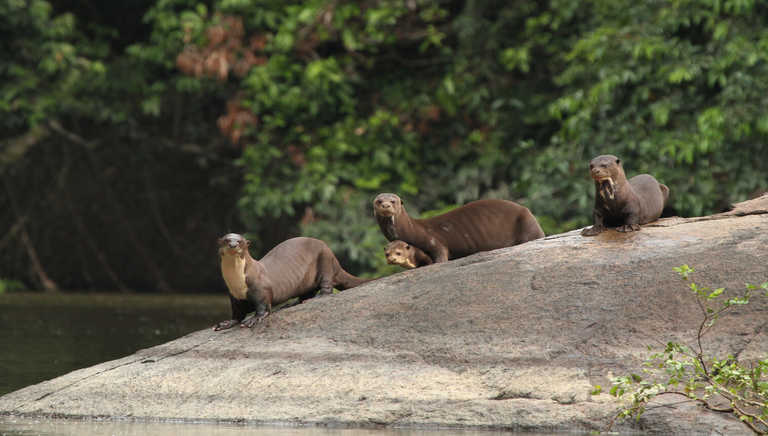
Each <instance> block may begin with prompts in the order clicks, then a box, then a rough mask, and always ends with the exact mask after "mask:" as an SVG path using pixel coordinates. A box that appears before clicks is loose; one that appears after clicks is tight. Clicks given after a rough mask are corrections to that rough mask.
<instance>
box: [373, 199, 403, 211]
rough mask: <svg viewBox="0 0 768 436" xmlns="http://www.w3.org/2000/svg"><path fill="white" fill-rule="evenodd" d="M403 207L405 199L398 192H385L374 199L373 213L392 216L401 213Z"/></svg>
mask: <svg viewBox="0 0 768 436" xmlns="http://www.w3.org/2000/svg"><path fill="white" fill-rule="evenodd" d="M402 209H403V200H401V199H400V197H398V196H397V194H390V193H383V194H379V195H377V196H376V198H374V199H373V213H374V215H377V216H383V217H391V216H396V215H399V214H400V212H401V211H402Z"/></svg>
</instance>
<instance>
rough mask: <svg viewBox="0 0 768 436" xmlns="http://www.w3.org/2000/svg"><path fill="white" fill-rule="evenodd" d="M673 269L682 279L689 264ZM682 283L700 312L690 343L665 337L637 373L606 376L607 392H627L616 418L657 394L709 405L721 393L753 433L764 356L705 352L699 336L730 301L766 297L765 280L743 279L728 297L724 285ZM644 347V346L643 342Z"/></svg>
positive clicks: (764, 393)
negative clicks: (756, 282) (742, 357)
mask: <svg viewBox="0 0 768 436" xmlns="http://www.w3.org/2000/svg"><path fill="white" fill-rule="evenodd" d="M674 270H675V271H676V272H677V273H678V274H679V275H680V276H681V277H682V278H683V280H686V281H688V280H689V276H690V275H691V274H692V273H693V272H694V269H693V268H691V267H689V266H688V265H682V266H680V267H676V268H674ZM688 288H689V289H690V290H691V291H692V292H693V293H694V295H695V296H696V302H697V304H698V306H699V308H700V310H701V312H702V321H701V324H700V326H699V329H698V332H697V337H696V343H697V347H696V349H691V348H689V347H687V346H685V345H682V344H679V343H676V342H668V343H667V344H666V347H665V348H664V349H663V350H662V351H657V352H656V353H654V354H652V355H651V357H650V358H649V359H648V360H646V361H645V362H644V366H645V368H644V369H643V375H639V374H629V375H627V376H621V377H615V378H613V379H612V382H613V386H612V387H611V389H610V394H611V395H613V396H614V397H617V398H621V397H624V396H625V395H628V399H629V402H628V404H627V405H626V406H623V407H622V408H621V409H620V411H619V413H618V414H617V418H620V419H626V418H632V417H634V418H635V419H639V418H640V416H641V415H642V414H643V413H644V412H645V411H646V409H647V407H648V402H649V401H651V400H652V399H654V398H655V397H656V396H658V395H670V394H673V395H681V396H685V397H687V398H689V399H691V400H694V401H698V402H700V403H702V404H704V405H705V406H706V407H708V408H713V407H714V406H713V405H712V404H711V403H712V402H713V400H717V399H724V400H726V401H727V402H728V403H729V404H730V409H726V410H720V409H718V410H720V411H726V412H731V413H733V414H734V415H736V416H737V417H738V418H739V419H740V420H741V421H742V422H744V423H745V424H746V425H747V426H749V428H750V429H752V430H753V431H754V432H755V433H759V434H765V433H766V432H768V356H766V358H764V359H762V360H758V361H756V362H739V361H738V360H737V358H736V357H734V356H732V355H728V356H726V357H725V358H718V357H715V356H710V355H708V354H707V353H706V352H705V350H704V348H703V347H702V343H701V338H702V337H703V336H704V335H705V334H707V332H708V331H709V330H710V328H711V327H712V326H713V325H714V324H715V322H716V321H717V320H718V319H719V318H720V316H721V315H722V314H724V313H726V312H727V311H729V310H730V309H731V308H733V307H734V306H736V305H745V304H748V303H749V301H750V298H751V297H752V296H753V295H754V294H755V293H756V292H758V291H759V292H762V293H763V296H765V297H768V282H765V283H763V284H762V285H760V286H759V287H758V286H755V285H751V284H747V285H746V289H745V291H744V292H743V293H741V294H737V295H735V296H732V297H726V296H725V295H724V292H725V288H717V289H714V290H713V289H710V288H707V287H702V286H699V285H697V284H696V283H694V282H693V281H691V282H690V283H689V284H688ZM649 349H650V347H649Z"/></svg>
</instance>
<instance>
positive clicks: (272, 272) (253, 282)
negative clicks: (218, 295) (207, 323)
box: [213, 233, 368, 330]
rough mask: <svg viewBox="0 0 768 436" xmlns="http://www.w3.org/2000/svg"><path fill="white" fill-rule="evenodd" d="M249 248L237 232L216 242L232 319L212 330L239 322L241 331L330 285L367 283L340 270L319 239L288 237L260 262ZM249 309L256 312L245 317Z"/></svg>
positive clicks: (323, 291)
mask: <svg viewBox="0 0 768 436" xmlns="http://www.w3.org/2000/svg"><path fill="white" fill-rule="evenodd" d="M249 244H250V242H249V241H248V240H247V239H245V238H244V237H243V236H242V235H238V234H237V233H229V234H227V235H224V236H222V237H221V238H219V255H220V256H221V275H222V276H223V277H224V281H225V282H226V284H227V289H228V290H229V299H230V302H231V304H232V319H230V320H227V321H222V322H220V323H218V324H216V325H215V326H214V327H213V329H214V330H224V329H228V328H232V327H234V326H235V325H237V324H241V323H242V324H241V327H253V325H254V324H255V323H257V322H260V321H261V320H263V319H264V318H266V317H267V316H268V315H269V314H270V313H271V312H272V305H273V304H280V303H282V302H285V301H287V300H290V299H291V298H294V297H299V300H300V301H304V300H306V299H308V298H312V297H313V296H314V295H315V291H317V290H318V289H319V290H320V292H319V293H321V294H330V293H331V292H332V290H333V288H334V287H335V288H337V289H340V290H344V289H349V288H353V287H355V286H358V285H360V284H362V283H365V282H367V281H368V280H366V279H361V278H359V277H355V276H353V275H352V274H349V273H348V272H346V271H344V269H343V268H342V267H341V265H339V261H338V260H337V259H336V256H334V254H333V252H332V251H331V249H330V248H328V246H327V245H326V244H325V242H323V241H321V240H319V239H313V238H291V239H288V240H286V241H283V242H281V243H280V244H278V245H277V246H276V247H275V248H273V249H271V250H270V251H269V252H268V253H267V254H265V255H264V257H262V258H261V260H256V259H254V258H253V257H251V254H250V253H249V252H248V245H249ZM253 311H255V314H254V315H253V316H251V317H250V318H248V319H245V316H246V315H247V314H248V313H250V312H253ZM244 319H245V321H243V320H244Z"/></svg>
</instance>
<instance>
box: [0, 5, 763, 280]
mask: <svg viewBox="0 0 768 436" xmlns="http://www.w3.org/2000/svg"><path fill="white" fill-rule="evenodd" d="M1 3H2V4H0V12H2V13H0V20H2V26H0V29H1V30H0V34H2V38H1V39H0V53H2V55H3V56H2V57H1V58H0V71H1V72H2V73H1V74H2V77H3V81H2V83H0V111H2V114H3V116H2V118H0V123H2V125H3V127H4V128H3V138H4V139H3V150H2V153H1V154H0V159H2V161H1V162H2V163H1V164H0V165H1V166H0V175H2V179H3V184H4V194H5V196H4V197H3V199H2V200H1V201H2V203H3V206H6V207H5V210H6V211H5V212H3V215H2V216H1V217H0V219H1V220H2V221H3V223H4V225H6V226H7V228H8V229H10V231H9V232H7V234H6V236H5V237H4V238H3V240H0V245H2V247H3V250H2V251H3V255H2V257H3V258H4V260H5V261H6V262H4V266H3V268H2V270H0V277H3V278H8V279H10V278H13V279H20V280H23V281H24V282H25V283H27V284H28V285H29V286H31V287H39V286H41V285H42V286H45V283H44V279H43V278H44V277H45V276H49V279H50V281H51V282H53V285H55V284H56V283H59V284H60V285H61V286H62V287H86V288H88V287H106V288H122V289H128V288H138V289H179V288H181V289H209V288H211V287H216V286H220V281H219V280H218V277H217V270H216V267H215V250H214V249H213V247H214V242H213V241H214V238H215V237H216V236H217V235H220V234H223V233H226V232H228V231H241V232H246V231H247V232H248V233H249V236H250V237H251V238H252V239H253V240H254V254H263V253H264V252H266V250H267V249H268V248H270V247H271V246H272V245H274V244H275V243H276V242H279V241H280V240H282V239H285V238H287V237H290V236H297V235H299V234H304V235H311V236H315V237H318V238H321V239H323V240H325V241H326V242H328V243H329V245H330V246H331V247H332V248H333V249H334V251H335V252H336V253H337V255H338V256H339V257H340V259H341V260H342V263H343V264H344V265H345V266H348V269H350V270H352V271H354V272H357V273H368V274H374V273H376V274H380V273H383V272H385V271H388V270H387V269H386V268H384V265H383V264H384V259H383V256H382V255H381V253H382V250H383V245H384V243H385V240H384V238H383V236H381V235H380V233H379V230H378V228H377V227H376V226H375V224H374V221H373V220H372V218H371V209H370V200H371V198H372V197H373V196H374V195H375V194H376V193H378V192H383V191H385V192H396V193H398V194H400V195H401V196H402V197H403V198H404V199H405V202H406V207H407V208H408V210H409V211H410V212H411V214H412V215H422V216H423V215H424V214H428V213H436V212H439V211H442V210H446V209H448V208H451V207H454V206H455V205H459V204H463V203H465V202H467V201H471V200H474V199H477V198H481V197H495V198H507V199H512V200H515V201H518V202H520V203H522V204H524V205H525V206H527V207H529V208H530V209H531V210H532V212H533V213H534V214H535V215H536V216H537V217H538V218H539V221H540V222H541V224H542V226H543V228H544V230H545V232H547V233H548V234H549V233H554V232H558V231H564V230H569V229H573V228H576V227H578V226H583V225H586V224H588V222H589V216H590V208H591V201H592V200H591V199H592V195H593V194H592V190H593V187H592V184H591V183H590V181H589V178H588V175H587V170H586V167H587V162H588V160H589V159H590V158H591V157H594V156H595V155H598V154H604V153H612V154H616V155H618V156H621V157H622V159H623V160H624V162H625V168H626V170H627V172H628V174H629V175H634V174H637V173H640V172H649V173H652V174H654V175H655V176H656V177H657V178H658V179H659V180H661V181H662V182H663V183H665V184H667V185H668V186H670V188H671V190H672V197H671V204H670V206H671V211H672V212H674V213H677V214H680V215H698V214H704V213H709V212H714V211H718V210H719V209H722V208H723V207H726V206H727V204H728V203H730V202H733V201H738V200H742V199H744V198H746V197H747V196H749V195H751V194H754V193H757V192H759V191H760V190H764V189H766V186H767V185H768V183H766V176H765V174H766V169H768V168H767V167H768V164H767V163H766V161H765V159H764V156H765V150H766V147H765V146H764V145H763V144H764V142H765V141H766V138H767V137H768V114H766V112H765V110H764V108H765V107H768V104H766V103H768V102H766V101H765V100H766V99H768V97H767V95H768V94H767V93H766V92H765V88H766V87H767V86H768V85H766V84H767V83H768V62H767V61H768V59H767V58H768V31H766V30H765V29H766V28H768V26H766V24H768V5H766V4H765V3H762V2H755V1H752V0H730V1H729V0H666V1H655V2H650V1H641V2H637V1H629V0H588V1H583V2H572V1H568V0H549V1H548V2H529V1H512V2H509V1H496V0H487V1H485V0H484V1H480V0H466V1H431V0H369V1H363V2H359V1H351V0H308V1H282V0H261V1H244V0H212V1H207V2H200V1H197V0H134V1H131V2H118V3H119V4H117V3H116V4H111V3H107V2H95V1H85V0H84V1H74V0H71V1H63V2H56V3H48V2H46V1H42V0H5V1H3V2H1ZM52 5H54V6H52ZM5 247H9V248H10V247H13V248H12V249H5ZM62 255H64V256H62ZM35 258H38V260H37V261H35V260H34V259H35ZM35 262H37V264H38V265H37V266H35ZM389 271H391V270H389Z"/></svg>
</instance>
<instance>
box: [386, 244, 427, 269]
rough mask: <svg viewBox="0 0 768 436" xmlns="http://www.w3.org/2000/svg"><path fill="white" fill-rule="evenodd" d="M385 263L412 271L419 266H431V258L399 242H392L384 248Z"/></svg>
mask: <svg viewBox="0 0 768 436" xmlns="http://www.w3.org/2000/svg"><path fill="white" fill-rule="evenodd" d="M384 255H385V256H387V263H388V264H390V265H400V266H401V267H403V268H407V269H413V268H418V267H420V266H425V265H432V258H431V257H429V256H427V254H426V253H424V252H423V251H421V250H420V249H418V248H416V247H414V246H412V245H410V244H408V243H407V242H403V241H400V240H397V241H392V242H390V243H389V244H387V246H386V247H385V248H384Z"/></svg>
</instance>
